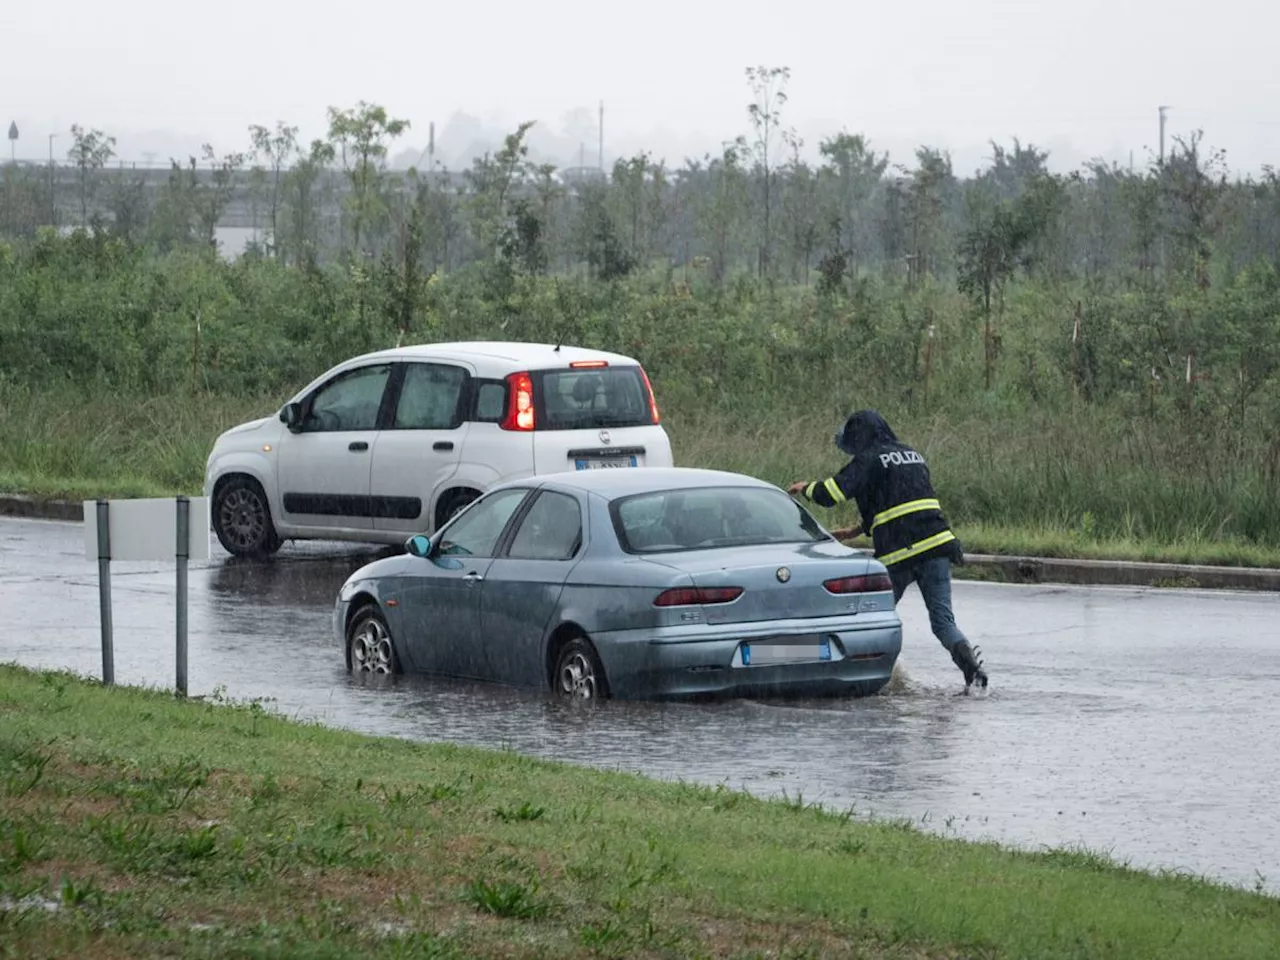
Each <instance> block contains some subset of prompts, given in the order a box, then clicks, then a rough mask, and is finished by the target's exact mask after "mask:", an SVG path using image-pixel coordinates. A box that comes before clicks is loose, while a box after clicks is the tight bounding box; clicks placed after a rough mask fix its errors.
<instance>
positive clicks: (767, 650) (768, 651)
mask: <svg viewBox="0 0 1280 960" xmlns="http://www.w3.org/2000/svg"><path fill="white" fill-rule="evenodd" d="M830 659H831V641H830V640H820V641H818V642H817V643H744V644H743V645H742V665H743V666H744V667H762V666H770V665H772V664H777V663H812V662H813V661H815V660H830Z"/></svg>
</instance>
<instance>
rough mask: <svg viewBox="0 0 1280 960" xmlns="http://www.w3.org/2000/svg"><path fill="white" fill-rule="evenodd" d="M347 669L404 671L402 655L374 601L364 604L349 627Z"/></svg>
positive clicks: (369, 671) (359, 670)
mask: <svg viewBox="0 0 1280 960" xmlns="http://www.w3.org/2000/svg"><path fill="white" fill-rule="evenodd" d="M347 669H348V670H350V671H351V672H352V673H381V674H392V673H399V672H400V658H399V656H397V655H396V645H395V641H393V640H392V639H391V631H390V630H389V629H387V621H386V620H385V619H384V618H383V616H382V611H380V610H379V609H378V608H377V607H375V606H373V605H372V604H369V605H368V606H365V607H361V608H360V609H359V610H358V611H357V612H356V615H355V616H354V617H352V618H351V626H349V627H348V628H347Z"/></svg>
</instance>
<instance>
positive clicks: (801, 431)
mask: <svg viewBox="0 0 1280 960" xmlns="http://www.w3.org/2000/svg"><path fill="white" fill-rule="evenodd" d="M280 399H281V398H280V397H270V396H256V397H254V396H247V397H242V396H235V397H229V396H216V395H206V396H202V397H199V398H192V397H189V396H172V397H151V398H146V399H130V398H128V397H115V396H109V395H105V394H101V393H96V394H94V395H93V396H90V397H84V398H77V397H74V396H71V395H65V394H60V393H56V392H53V391H31V390H28V389H24V388H18V387H13V386H10V387H3V385H0V406H2V407H3V408H4V411H5V415H4V416H3V417H0V492H8V493H24V494H29V495H33V496H36V497H42V498H47V499H70V500H84V499H92V498H95V497H101V496H114V497H152V496H169V495H173V494H177V493H186V494H196V493H198V492H199V491H200V489H201V487H202V484H203V479H204V466H205V458H206V457H207V456H208V453H209V450H210V449H211V447H212V445H213V441H214V439H215V438H216V437H217V435H218V434H219V433H221V432H222V431H223V430H226V429H228V428H230V427H232V426H235V425H236V424H238V423H243V422H245V421H247V420H251V419H254V418H256V417H260V416H263V415H264V414H266V413H268V412H269V411H271V410H273V409H275V408H276V407H277V406H278V404H279V402H280ZM665 424H666V427H667V430H668V432H669V433H670V435H671V438H672V444H673V448H674V452H675V456H676V462H677V463H679V464H681V465H687V466H699V467H714V468H718V469H725V470H736V471H740V472H743V473H747V474H750V475H752V476H757V477H761V478H762V479H765V480H769V481H771V482H774V483H777V484H780V485H785V484H787V483H789V482H791V481H792V480H797V479H813V478H815V477H822V476H826V475H829V474H830V473H831V472H832V471H834V470H836V469H838V468H839V467H840V466H841V461H840V456H839V454H838V453H836V451H835V449H834V447H833V445H832V443H831V434H832V432H833V431H832V420H831V419H830V418H827V417H823V416H815V415H801V414H797V415H796V417H795V418H794V419H792V418H791V417H790V415H789V414H788V412H787V411H776V412H774V413H772V414H767V415H763V416H761V417H759V418H747V419H746V420H745V421H741V420H737V419H735V418H732V417H724V416H718V415H705V416H702V417H697V418H690V417H687V416H681V415H680V414H679V413H676V414H674V415H671V416H669V417H668V418H667V419H666V421H665ZM909 426H911V427H913V428H914V429H912V430H911V431H910V432H909V433H907V432H904V435H906V436H909V437H910V438H911V439H912V440H913V442H915V443H916V444H917V445H918V446H919V447H920V449H921V450H922V451H924V452H925V455H926V456H927V457H928V458H929V460H930V463H931V464H933V468H932V469H933V473H934V479H935V482H936V484H937V486H938V487H939V491H940V494H941V496H942V498H943V502H944V504H945V505H946V508H947V512H948V515H949V516H950V518H951V520H952V522H953V523H954V525H955V528H956V530H957V532H958V533H959V534H960V536H961V538H962V540H963V542H964V545H965V548H966V549H967V550H968V551H969V552H970V553H994V554H1005V555H1026V556H1044V557H1067V558H1082V559H1108V560H1148V561H1157V562H1169V563H1203V564H1221V565H1229V566H1249V567H1280V543H1274V542H1272V541H1271V540H1269V539H1268V534H1267V531H1268V530H1270V529H1271V528H1272V527H1273V526H1274V524H1273V523H1272V520H1273V519H1274V518H1273V514H1274V513H1275V508H1274V504H1275V503H1280V501H1278V500H1277V498H1276V494H1275V491H1269V490H1266V489H1263V488H1262V487H1259V486H1258V483H1259V482H1260V481H1258V479H1257V478H1256V477H1254V478H1252V479H1250V480H1249V481H1248V482H1245V480H1241V481H1240V482H1238V483H1237V482H1228V480H1227V479H1226V478H1207V479H1206V478H1205V477H1199V476H1197V475H1195V473H1194V471H1189V470H1186V469H1181V470H1173V469H1171V468H1169V467H1168V466H1167V465H1162V463H1161V462H1158V460H1157V459H1151V457H1152V456H1154V455H1149V456H1148V455H1143V456H1147V457H1148V458H1147V459H1146V460H1144V459H1143V456H1139V455H1138V454H1134V456H1133V457H1132V458H1130V459H1128V460H1125V461H1116V462H1115V463H1113V464H1111V465H1110V466H1109V467H1108V468H1107V470H1106V471H1105V472H1101V473H1099V472H1096V471H1097V469H1098V468H1096V467H1095V468H1090V469H1092V470H1094V471H1095V472H1094V473H1093V474H1090V473H1089V471H1088V470H1086V469H1085V468H1083V467H1082V468H1081V469H1080V470H1079V471H1076V472H1072V471H1062V470H1059V469H1058V466H1059V464H1058V461H1059V460H1062V459H1063V458H1062V457H1061V456H1059V455H1058V453H1057V451H1058V450H1059V449H1060V448H1063V447H1070V446H1071V445H1072V444H1085V445H1087V444H1089V443H1093V442H1095V441H1092V440H1088V439H1087V438H1089V437H1093V436H1094V435H1095V433H1100V434H1101V435H1102V440H1100V441H1096V442H1098V443H1100V444H1101V445H1102V446H1103V447H1104V448H1106V449H1108V450H1110V449H1113V448H1114V447H1116V446H1117V445H1119V442H1118V441H1114V442H1113V440H1114V438H1110V437H1108V436H1106V430H1105V429H1104V427H1103V426H1099V425H1097V424H1093V423H1091V422H1080V423H1076V424H1074V425H1070V424H1069V425H1066V426H1063V425H1061V424H1059V425H1057V426H1056V427H1055V429H1057V430H1059V431H1066V433H1064V434H1063V435H1061V436H1052V435H1050V436H1047V438H1041V437H1039V434H1038V432H1037V431H1036V430H1035V429H1034V425H1028V424H1022V425H1021V426H1014V425H1009V424H1004V425H996V426H993V425H992V424H990V423H986V422H973V423H967V424H962V425H961V426H960V427H956V426H955V425H954V424H952V423H951V422H950V421H921V422H919V423H916V424H910V425H909ZM1104 426H1105V425H1104ZM957 431H959V433H957ZM984 450H986V451H994V452H989V453H987V454H983V453H982V451H984ZM1094 453H1095V451H1093V450H1092V449H1091V448H1087V446H1086V447H1082V448H1081V449H1080V450H1078V451H1076V452H1075V454H1074V455H1073V456H1071V457H1069V458H1067V462H1073V463H1077V464H1088V463H1091V462H1093V461H1094V460H1096V459H1097V457H1095V456H1093V454H1094ZM1050 467H1052V469H1050ZM1262 486H1263V487H1265V484H1263V485H1262ZM1255 488H1257V489H1255ZM1206 491H1213V493H1212V495H1210V494H1209V493H1207V492H1206ZM817 512H818V513H819V515H820V516H821V517H822V519H823V520H824V521H828V522H829V523H830V525H832V526H837V525H840V526H843V525H845V524H847V523H849V522H852V521H853V520H855V519H856V518H855V514H854V512H853V510H852V509H851V508H850V507H844V508H842V509H840V510H835V511H830V512H827V511H823V510H821V509H819V510H818V511H817ZM1242 529H1243V530H1250V531H1256V532H1257V538H1256V539H1250V538H1249V537H1246V536H1244V535H1243V534H1242V533H1241V532H1240V531H1241V530H1242Z"/></svg>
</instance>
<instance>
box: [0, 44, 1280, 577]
mask: <svg viewBox="0 0 1280 960" xmlns="http://www.w3.org/2000/svg"><path fill="white" fill-rule="evenodd" d="M788 79H789V72H788V71H786V70H784V69H766V68H759V69H754V70H752V71H750V72H749V76H748V91H747V94H748V99H749V109H748V111H747V113H746V124H745V125H746V128H747V130H746V133H745V134H744V136H743V137H742V138H740V139H739V140H737V141H734V142H731V143H727V144H725V145H724V147H723V150H722V151H721V152H720V153H718V154H716V155H714V156H707V157H703V158H696V159H691V160H689V161H687V162H686V163H685V164H684V165H683V166H681V167H679V168H669V167H667V166H666V165H665V164H664V163H663V162H662V161H661V160H659V159H658V158H655V157H653V156H651V155H648V154H640V155H637V156H635V157H631V158H624V159H620V160H618V161H617V163H615V164H614V166H613V167H612V169H611V170H610V171H608V173H607V175H604V174H600V173H599V172H598V171H592V170H583V169H577V170H568V171H559V172H557V171H556V170H555V169H554V168H552V167H550V166H548V165H547V164H545V163H542V162H540V161H539V160H538V159H537V158H536V157H535V156H534V153H532V152H531V150H530V138H531V136H532V134H531V132H530V127H529V126H528V125H524V126H521V127H520V129H518V130H517V131H515V132H513V133H512V134H511V135H510V136H509V137H508V138H507V140H506V142H505V143H504V144H503V145H502V146H501V148H500V149H498V150H496V151H494V152H492V153H491V154H488V155H486V156H485V157H483V158H480V159H478V160H476V161H475V163H474V164H473V165H472V167H471V168H470V169H468V170H465V171H462V172H460V173H451V172H449V171H447V170H442V169H439V168H436V169H432V170H421V171H420V170H417V169H410V170H407V171H406V170H391V169H389V168H388V163H387V158H388V157H389V156H390V155H391V149H392V148H393V147H394V146H395V145H396V144H397V143H407V138H408V137H410V136H411V135H412V131H411V130H410V129H409V128H408V126H407V125H406V124H405V123H404V122H403V121H401V120H397V119H395V118H394V116H392V115H390V114H388V112H387V111H386V110H385V109H383V108H381V107H378V106H376V105H369V104H360V105H358V106H357V107H355V108H352V109H348V110H338V109H335V110H332V111H331V113H330V118H331V129H330V131H329V136H328V137H327V138H326V139H324V140H321V141H317V142H316V143H313V144H311V145H309V146H307V145H303V144H299V143H297V141H296V130H295V129H294V128H292V127H289V126H288V125H287V124H279V125H277V126H276V127H275V128H274V129H268V128H265V127H254V128H253V130H252V131H251V137H250V140H251V146H250V148H248V149H246V150H245V151H243V152H241V153H233V154H228V155H225V156H219V155H217V154H215V153H214V151H212V150H209V151H208V152H207V155H206V157H205V159H204V161H202V162H201V163H194V161H193V163H175V164H174V166H173V169H172V170H171V171H170V172H169V176H168V178H167V179H166V180H165V181H164V182H163V183H162V184H161V185H159V186H156V187H154V188H152V187H148V186H147V184H146V183H145V182H144V180H143V179H141V178H140V174H139V173H138V171H136V170H130V169H128V168H127V167H126V168H122V169H119V170H116V169H112V168H111V163H110V161H111V160H112V154H113V150H114V147H113V143H112V142H111V140H110V137H108V136H107V135H106V134H105V133H103V132H101V131H92V130H90V131H86V130H84V129H81V128H77V129H76V131H73V133H74V137H73V151H72V154H70V155H69V162H70V163H71V165H72V166H73V167H74V168H75V171H76V180H75V182H76V191H75V192H76V195H75V197H74V198H73V199H74V200H75V203H74V204H71V205H70V207H68V206H66V205H65V204H64V205H63V206H62V207H61V208H60V209H63V210H69V211H70V212H67V213H64V214H62V217H63V220H62V222H61V223H60V225H61V226H62V227H68V226H71V227H74V228H75V229H74V230H73V231H72V233H71V235H64V236H58V235H56V234H55V233H54V232H53V231H51V230H49V229H48V211H49V209H50V208H51V207H57V205H56V204H51V203H50V200H51V198H50V197H49V196H48V195H47V192H42V191H47V190H48V185H47V179H46V178H45V177H43V175H41V176H36V175H34V174H33V173H32V172H31V171H29V170H26V169H25V168H19V167H13V166H8V167H4V168H2V169H3V170H4V177H5V179H4V184H3V189H0V233H3V235H5V236H7V237H8V238H9V239H8V240H7V241H0V407H2V408H3V411H4V416H3V417H0V488H3V489H6V490H10V491H22V492H29V493H33V494H37V495H41V496H63V495H70V496H75V497H80V496H86V495H88V496H92V495H99V494H115V495H146V494H161V493H164V494H167V493H174V492H179V491H181V492H187V493H192V492H195V491H197V490H198V489H199V487H200V483H201V479H202V474H203V465H204V459H205V456H206V455H207V453H208V450H209V447H210V445H211V443H212V441H213V438H214V437H215V436H216V435H217V433H218V432H219V431H220V430H222V429H225V428H226V427H229V426H231V425H233V424H235V423H237V422H240V421H242V420H244V419H247V418H250V417H254V416H259V415H266V414H270V413H272V412H273V411H275V410H277V409H278V408H279V405H280V404H281V403H282V402H283V401H284V400H285V399H286V398H287V397H288V396H289V395H290V394H291V393H292V392H293V391H294V390H296V389H297V388H298V387H300V386H301V385H303V384H304V383H306V382H307V381H308V380H309V379H311V378H312V377H313V376H315V375H316V374H318V373H320V372H322V371H323V370H325V369H327V368H328V367H329V366H331V365H332V364H333V363H335V362H337V361H339V360H341V359H344V358H346V357H349V356H352V355H354V354H357V353H360V352H363V351H366V350H374V349H380V348H384V347H388V346H393V345H396V344H403V343H415V342H427V341H435V340H444V339H465V338H495V339H508V338H509V339H527V340H541V341H549V342H559V341H564V342H567V343H576V344H583V345H586V346H595V347H603V348H608V349H612V350H617V351H620V352H623V353H627V354H630V355H633V356H636V357H638V358H639V359H640V360H641V361H642V362H643V363H644V364H645V365H646V367H647V368H648V370H649V372H650V374H651V375H652V378H653V381H654V387H655V390H656V391H657V393H658V397H659V402H660V406H661V408H662V411H663V414H664V420H665V423H666V425H667V427H668V429H669V431H670V433H671V435H672V438H673V443H674V446H675V452H676V456H677V458H678V462H680V463H682V464H686V465H697V466H711V467H721V468H726V469H733V470H743V471H746V472H748V473H752V474H755V475H757V476H760V477H763V478H765V479H768V480H771V481H775V482H778V483H786V482H789V481H791V480H794V479H799V478H811V477H817V476H822V475H826V474H829V473H830V472H832V471H834V470H835V469H836V468H837V467H838V466H839V463H840V458H839V455H838V454H837V452H836V450H835V448H834V446H833V444H832V442H831V437H832V434H833V432H834V430H835V427H836V426H837V425H838V423H839V422H840V420H841V419H842V418H843V417H844V416H845V415H846V414H847V413H848V412H849V411H850V410H851V409H854V408H857V407H863V406H874V407H877V408H879V409H880V410H882V411H883V412H884V413H885V414H886V416H887V417H888V418H889V420H890V422H891V423H893V424H894V426H895V427H896V428H897V429H898V431H899V433H900V435H901V436H903V437H904V438H905V439H907V440H908V441H909V442H911V443H912V444H913V445H915V446H917V447H918V448H919V449H921V450H922V452H923V453H924V454H925V456H926V457H927V458H928V460H929V462H930V464H931V466H932V468H933V472H934V475H935V479H936V481H937V485H938V487H939V490H940V493H941V495H942V497H943V498H944V503H945V505H946V506H947V509H948V512H949V514H950V515H951V518H952V520H953V522H954V523H955V524H956V525H957V527H958V529H959V531H960V533H961V535H962V537H963V539H964V541H965V543H966V546H967V548H968V549H969V550H970V551H971V552H1005V553H1014V552H1038V553H1048V554H1051V555H1062V556H1098V557H1116V558H1128V557H1133V558H1138V557H1141V558H1144V559H1146V558H1150V559H1165V560H1184V561H1203V562H1214V563H1219V562H1221V563H1239V564H1249V565H1253V564H1267V565H1280V274H1278V273H1277V267H1278V266H1280V179H1278V178H1277V175H1276V174H1275V173H1274V172H1272V171H1270V170H1268V171H1265V172H1264V174H1263V175H1262V176H1261V177H1251V178H1239V177H1231V176H1229V171H1228V170H1227V168H1226V165H1225V163H1224V160H1223V158H1222V156H1221V155H1220V154H1218V153H1215V152H1213V151H1212V150H1210V149H1208V148H1207V147H1206V145H1205V143H1204V142H1203V139H1202V138H1201V137H1200V135H1199V134H1198V133H1192V134H1191V135H1189V136H1187V137H1176V136H1175V137H1173V138H1172V142H1171V144H1170V147H1169V150H1168V152H1167V153H1166V154H1165V155H1164V156H1163V157H1161V158H1153V159H1152V160H1151V161H1150V163H1149V164H1146V165H1144V166H1141V167H1137V168H1133V167H1130V168H1121V167H1117V166H1114V165H1109V164H1105V163H1102V162H1101V161H1099V162H1096V163H1093V164H1090V165H1088V166H1087V167H1086V168H1085V169H1082V170H1080V171H1077V172H1075V173H1072V174H1070V175H1062V174H1058V173H1053V172H1050V170H1049V167H1048V162H1047V161H1048V158H1047V155H1046V154H1045V153H1044V152H1043V151H1040V150H1037V149H1036V148H1035V147H1034V146H1030V145H1024V144H1021V143H1019V142H1017V141H1014V142H1013V144H1012V145H1011V146H1008V147H1006V146H1002V145H999V144H993V145H992V156H991V162H990V164H989V165H988V166H987V167H986V168H984V169H983V170H980V171H977V172H975V173H974V174H972V175H969V176H964V175H961V174H957V173H956V171H954V170H953V169H952V166H951V161H950V158H949V157H948V155H947V154H946V152H945V151H943V150H940V149H936V148H933V147H921V148H920V149H919V150H918V151H917V153H916V155H915V157H914V158H911V161H910V162H909V163H907V164H904V165H899V164H892V163H891V162H890V158H889V157H887V156H886V155H884V154H880V153H877V152H876V150H875V149H874V148H873V146H872V144H871V143H870V141H868V140H867V139H866V138H864V137H862V136H858V135H853V134H848V133H840V134H836V135H833V136H831V137H828V138H826V139H824V140H823V141H822V142H821V143H820V144H818V145H817V146H818V148H819V149H818V150H817V151H816V155H815V156H816V158H817V159H816V161H815V160H814V158H813V157H812V156H810V155H809V154H808V153H807V152H806V151H805V149H804V148H803V145H802V144H799V143H798V141H797V140H796V138H795V137H794V136H793V135H792V134H791V132H790V130H789V128H788V126H787V123H786V108H787V104H786V97H785V90H786V84H787V81H788ZM411 152H412V151H411ZM64 199H65V198H64ZM234 210H239V211H240V214H241V215H245V211H251V212H252V218H253V220H254V222H255V223H256V224H257V225H258V226H259V227H260V228H261V229H262V231H263V232H262V239H261V241H260V242H259V243H257V244H255V245H253V246H252V248H251V249H250V250H249V251H248V253H246V254H245V255H244V256H242V257H240V258H239V259H238V260H237V261H236V262H234V263H232V262H227V261H226V260H225V259H221V258H219V257H218V256H217V255H216V253H215V251H214V248H213V246H212V245H211V244H212V239H213V236H214V227H215V226H216V224H217V223H218V222H219V221H220V220H221V219H224V218H225V217H226V216H228V215H229V211H234ZM64 232H65V231H64ZM830 519H831V520H832V521H833V523H844V522H846V521H847V520H849V519H851V518H850V517H849V516H848V514H847V511H846V512H845V513H837V514H835V515H833V516H831V518H830Z"/></svg>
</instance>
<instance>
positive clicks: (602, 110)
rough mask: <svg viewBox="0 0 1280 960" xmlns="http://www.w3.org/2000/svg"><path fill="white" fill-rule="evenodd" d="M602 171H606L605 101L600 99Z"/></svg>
mask: <svg viewBox="0 0 1280 960" xmlns="http://www.w3.org/2000/svg"><path fill="white" fill-rule="evenodd" d="M600 172H601V173H604V101H603V100H601V101H600Z"/></svg>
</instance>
